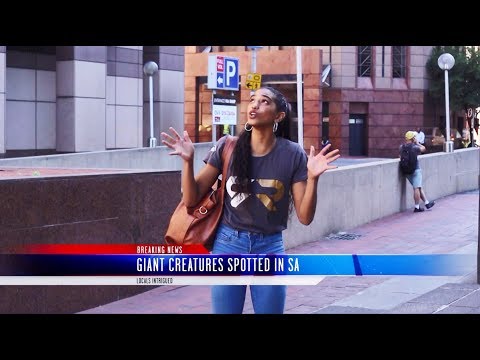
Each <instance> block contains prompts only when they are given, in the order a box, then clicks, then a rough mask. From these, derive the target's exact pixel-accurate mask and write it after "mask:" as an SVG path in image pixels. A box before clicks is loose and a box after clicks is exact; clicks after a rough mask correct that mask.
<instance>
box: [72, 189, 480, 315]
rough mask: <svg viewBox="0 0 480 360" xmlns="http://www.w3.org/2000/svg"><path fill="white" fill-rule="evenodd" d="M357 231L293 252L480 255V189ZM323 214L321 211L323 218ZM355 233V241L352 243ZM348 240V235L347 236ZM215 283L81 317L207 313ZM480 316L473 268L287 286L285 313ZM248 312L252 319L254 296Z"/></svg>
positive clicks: (166, 290) (162, 290)
mask: <svg viewBox="0 0 480 360" xmlns="http://www.w3.org/2000/svg"><path fill="white" fill-rule="evenodd" d="M435 201H436V204H435V206H434V207H433V208H432V209H431V210H427V211H424V212H422V213H413V210H411V209H409V210H407V211H405V212H402V213H397V214H394V215H391V216H388V217H385V218H382V219H379V220H376V221H373V222H371V223H369V224H366V225H362V226H358V227H356V228H353V229H344V230H343V231H345V232H347V233H348V234H354V235H360V236H358V237H356V238H354V239H353V240H344V239H342V240H334V239H328V238H327V237H324V238H322V239H319V240H318V241H315V242H312V243H308V244H304V245H300V246H298V247H295V248H293V249H290V250H289V251H288V252H289V253H291V254H294V253H296V254H352V253H353V254H441V253H442V254H446V253H466V254H477V242H478V227H479V220H478V219H479V215H478V211H479V191H478V190H475V191H469V192H465V193H461V194H455V195H451V196H447V197H444V198H440V199H435ZM319 215H320V214H317V216H319ZM353 237H354V236H352V238H353ZM347 238H348V237H347ZM210 305H211V304H210V286H200V285H198V286H160V287H158V288H155V289H153V290H150V291H147V292H144V293H142V294H139V295H135V296H133V297H130V298H126V299H122V300H119V301H116V302H113V303H110V304H107V305H103V306H99V307H96V308H93V309H89V310H85V311H82V312H79V314H210V313H211V309H210ZM354 313H357V314H360V313H364V314H368V313H371V314H407V313H416V314H433V313H435V314H437V313H438V314H445V313H463V314H467V313H477V314H478V313H480V285H479V284H477V274H476V269H475V270H474V271H472V273H470V274H467V275H465V276H461V277H460V276H457V277H455V276H395V277H394V276H370V277H369V276H328V277H326V278H325V279H324V280H323V281H321V282H320V283H319V284H317V285H314V286H311V285H308V286H289V287H288V290H287V301H286V306H285V314H354ZM244 314H253V307H252V304H251V301H250V295H249V292H248V291H247V301H246V304H245V309H244Z"/></svg>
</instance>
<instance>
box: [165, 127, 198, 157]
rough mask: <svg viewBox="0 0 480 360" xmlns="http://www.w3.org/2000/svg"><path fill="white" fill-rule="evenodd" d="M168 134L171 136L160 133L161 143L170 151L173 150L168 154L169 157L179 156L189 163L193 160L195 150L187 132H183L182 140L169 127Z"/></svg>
mask: <svg viewBox="0 0 480 360" xmlns="http://www.w3.org/2000/svg"><path fill="white" fill-rule="evenodd" d="M169 129H170V132H171V133H172V136H170V135H168V134H167V133H165V132H162V133H161V135H162V143H163V144H164V145H166V146H168V147H169V148H170V149H173V151H172V152H170V155H179V156H180V157H181V158H182V159H183V160H185V161H191V160H192V159H193V154H194V152H195V148H194V146H193V143H192V140H190V137H189V136H188V133H187V131H184V132H183V138H182V137H181V136H180V135H178V132H177V131H176V130H175V129H174V128H173V127H170V128H169Z"/></svg>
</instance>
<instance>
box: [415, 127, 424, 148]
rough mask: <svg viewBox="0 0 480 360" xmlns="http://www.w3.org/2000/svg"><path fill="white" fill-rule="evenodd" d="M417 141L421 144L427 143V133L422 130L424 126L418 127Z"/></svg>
mask: <svg viewBox="0 0 480 360" xmlns="http://www.w3.org/2000/svg"><path fill="white" fill-rule="evenodd" d="M416 138H417V141H418V143H419V144H420V145H425V133H424V132H423V131H422V128H420V127H418V128H417V136H416Z"/></svg>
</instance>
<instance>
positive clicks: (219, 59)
mask: <svg viewBox="0 0 480 360" xmlns="http://www.w3.org/2000/svg"><path fill="white" fill-rule="evenodd" d="M223 63H224V61H223V56H217V71H220V72H223Z"/></svg>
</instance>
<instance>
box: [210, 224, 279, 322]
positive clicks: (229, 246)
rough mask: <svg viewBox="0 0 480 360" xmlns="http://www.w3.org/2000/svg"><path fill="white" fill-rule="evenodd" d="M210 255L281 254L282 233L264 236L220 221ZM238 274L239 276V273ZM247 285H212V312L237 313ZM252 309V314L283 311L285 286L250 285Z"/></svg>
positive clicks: (243, 299)
mask: <svg viewBox="0 0 480 360" xmlns="http://www.w3.org/2000/svg"><path fill="white" fill-rule="evenodd" d="M212 254H285V247H284V244H283V238H282V233H281V232H279V233H275V234H271V235H264V234H261V233H254V232H250V231H241V230H240V231H239V230H235V229H233V228H231V227H230V226H227V225H225V224H223V223H222V224H220V226H219V227H218V230H217V234H216V237H215V242H214V244H213V249H212ZM240 276H241V275H240ZM246 291H247V285H213V286H212V310H213V313H214V314H241V313H242V312H243V306H244V304H245V294H246ZM250 295H251V297H252V303H253V309H254V311H255V313H256V314H283V310H284V307H285V298H286V296H287V286H286V285H250Z"/></svg>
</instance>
